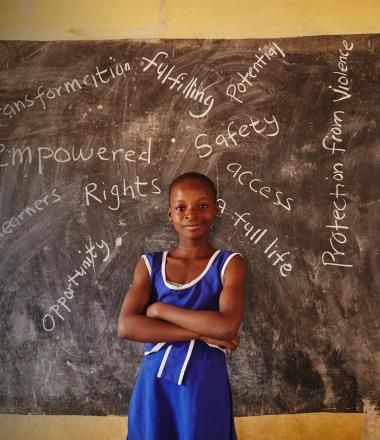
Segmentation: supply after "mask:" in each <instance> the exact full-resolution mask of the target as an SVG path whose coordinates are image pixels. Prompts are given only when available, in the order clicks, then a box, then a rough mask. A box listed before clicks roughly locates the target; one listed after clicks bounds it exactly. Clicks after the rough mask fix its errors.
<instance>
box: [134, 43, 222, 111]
mask: <svg viewBox="0 0 380 440" xmlns="http://www.w3.org/2000/svg"><path fill="white" fill-rule="evenodd" d="M168 56H169V54H168V53H166V52H162V51H161V52H157V53H156V55H155V56H154V57H153V58H152V59H150V58H146V57H142V59H143V60H144V61H146V62H147V63H148V64H147V65H146V66H145V67H144V68H143V72H146V71H147V70H149V69H150V68H151V67H152V66H154V67H155V68H156V74H157V79H158V80H159V81H161V84H165V83H166V82H167V83H168V84H170V87H169V90H174V89H175V91H176V92H177V93H181V94H182V95H183V96H184V98H185V99H188V98H190V99H192V100H194V101H196V102H199V103H200V104H203V105H205V106H206V110H205V111H204V112H202V113H200V114H195V113H193V112H192V111H191V110H189V113H190V116H192V117H193V118H203V117H205V116H207V115H208V113H209V112H210V110H211V109H212V106H213V105H214V98H213V96H212V95H206V94H205V90H206V87H203V86H202V83H201V82H200V83H198V78H197V77H194V76H192V77H191V79H190V80H189V79H188V76H189V74H188V73H186V72H180V73H177V74H174V75H172V73H173V72H174V69H175V64H173V65H172V66H170V68H169V64H165V63H158V61H157V60H158V58H160V57H164V58H167V57H168ZM168 68H169V70H167V69H168Z"/></svg>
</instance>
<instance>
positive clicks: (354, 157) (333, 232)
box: [0, 35, 380, 416]
mask: <svg viewBox="0 0 380 440" xmlns="http://www.w3.org/2000/svg"><path fill="white" fill-rule="evenodd" d="M379 44H380V37H379V36H378V35H364V36H334V37H310V38H309V37H307V38H294V39H279V40H234V41H227V40H212V41H209V40H160V41H129V40H128V41H84V42H23V41H18V42H2V43H1V47H0V60H1V63H0V66H1V67H0V69H1V72H0V84H1V85H0V88H1V91H0V129H1V132H0V185H1V186H0V255H1V266H0V294H1V296H0V311H1V324H0V325H1V341H0V344H1V354H0V361H1V364H0V372H1V378H2V380H1V382H0V412H2V413H37V414H40V413H46V414H94V415H95V414H100V415H101V414H104V415H106V414H125V413H126V412H127V409H128V400H129V397H130V393H131V390H132V387H133V384H134V381H135V378H136V374H137V370H138V365H139V363H140V360H141V357H142V350H143V347H142V345H141V344H138V343H133V342H126V341H121V340H118V339H117V337H116V323H117V317H118V313H119V310H120V306H121V303H122V300H123V297H124V294H125V292H126V291H127V289H128V286H129V284H130V282H131V277H132V273H133V269H134V266H135V264H136V262H137V260H138V258H139V257H140V255H141V254H142V253H143V252H147V251H150V250H164V249H168V248H170V247H172V246H174V244H175V240H176V236H175V234H174V233H173V231H172V230H171V228H170V226H169V224H168V222H167V220H166V207H167V195H166V193H167V188H168V185H169V183H170V181H171V180H172V179H173V178H174V177H175V176H176V175H178V174H179V173H181V172H185V171H190V170H196V171H199V172H202V173H205V174H207V175H209V176H210V177H211V178H212V179H214V181H215V182H216V183H217V186H218V192H219V198H220V199H219V204H220V206H221V209H222V216H221V218H220V219H219V220H218V223H217V225H216V228H215V230H214V233H213V234H214V235H213V243H214V245H215V246H216V247H217V248H224V247H226V248H230V249H233V250H236V251H239V252H241V253H242V254H244V255H245V258H246V259H247V261H248V262H249V268H250V270H249V279H248V282H247V303H246V304H247V305H246V313H245V317H244V322H243V324H242V327H241V332H240V336H241V344H240V348H239V349H238V350H237V351H236V352H235V353H234V354H233V355H229V356H228V359H229V371H230V376H231V383H232V388H233V394H234V405H235V406H234V411H235V415H237V416H246V415H253V414H278V413H294V412H312V411H354V412H355V411H362V401H363V399H365V398H366V399H372V400H374V401H376V399H379V395H380V394H379V390H380V375H379V371H380V338H379V334H380V332H379V330H380V327H379V315H380V295H379V285H380V282H379V281H380V266H379V245H380V238H379V237H380V235H379V199H380V197H379V162H380V154H379V128H378V117H379V110H380V104H379V103H380V52H379Z"/></svg>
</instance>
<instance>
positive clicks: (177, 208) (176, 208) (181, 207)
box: [175, 206, 186, 211]
mask: <svg viewBox="0 0 380 440" xmlns="http://www.w3.org/2000/svg"><path fill="white" fill-rule="evenodd" d="M185 209H186V208H185V206H176V207H175V210H176V211H184V210H185Z"/></svg>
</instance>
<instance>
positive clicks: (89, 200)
mask: <svg viewBox="0 0 380 440" xmlns="http://www.w3.org/2000/svg"><path fill="white" fill-rule="evenodd" d="M157 182H158V179H153V180H151V181H143V180H141V179H140V177H139V176H136V180H135V181H134V182H133V183H128V182H127V181H126V180H125V179H124V178H123V180H122V182H121V184H114V185H112V186H111V187H108V186H107V187H106V188H105V187H104V186H105V185H104V182H103V184H102V186H101V185H98V184H97V183H95V182H90V183H88V184H87V185H86V186H85V188H84V195H85V200H86V206H90V205H91V204H94V203H97V204H102V203H103V202H108V205H107V208H108V209H110V210H111V211H117V210H118V209H119V208H120V204H121V197H122V196H124V197H131V198H132V199H136V198H139V197H148V195H149V194H161V189H160V188H159V187H158V186H157V184H156V183H157Z"/></svg>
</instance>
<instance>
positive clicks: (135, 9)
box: [0, 0, 380, 440]
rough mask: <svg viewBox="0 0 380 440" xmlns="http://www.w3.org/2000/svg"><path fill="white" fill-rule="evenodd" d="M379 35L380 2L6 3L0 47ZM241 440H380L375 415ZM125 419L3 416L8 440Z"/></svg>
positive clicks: (294, 425) (82, 435)
mask: <svg viewBox="0 0 380 440" xmlns="http://www.w3.org/2000/svg"><path fill="white" fill-rule="evenodd" d="M379 32H380V0H360V1H359V0H282V1H281V0H261V1H260V2H259V1H257V0H138V1H131V0H108V1H104V0H65V1H62V0H0V40H69V39H114V38H138V39H141V38H177V37H179V38H258V37H268V38H269V37H286V36H301V35H327V34H358V33H379ZM236 427H237V431H238V435H239V440H248V439H252V440H314V439H318V440H380V417H379V416H376V415H375V414H372V415H368V414H332V413H313V414H299V415H276V416H256V417H241V418H238V419H236ZM125 431H126V427H125V418H123V417H81V416H36V415H28V416H27V415H26V416H20V415H0V439H1V440H24V439H25V440H26V439H28V440H45V439H49V440H63V439H64V440H77V439H78V440H79V439H80V440H87V439H91V440H108V439H109V440H111V439H112V440H117V439H122V438H124V437H125Z"/></svg>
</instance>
